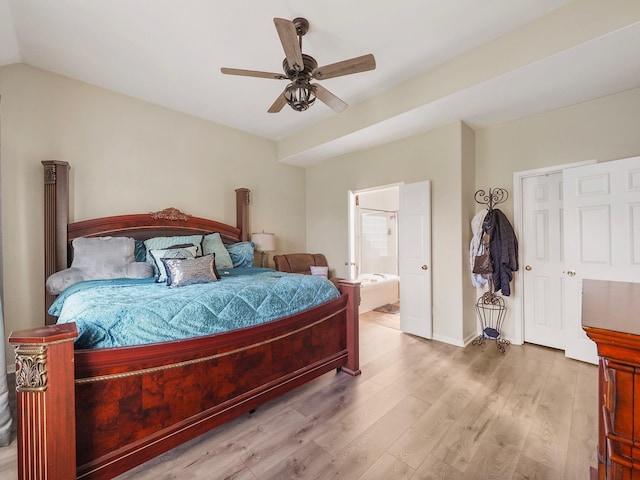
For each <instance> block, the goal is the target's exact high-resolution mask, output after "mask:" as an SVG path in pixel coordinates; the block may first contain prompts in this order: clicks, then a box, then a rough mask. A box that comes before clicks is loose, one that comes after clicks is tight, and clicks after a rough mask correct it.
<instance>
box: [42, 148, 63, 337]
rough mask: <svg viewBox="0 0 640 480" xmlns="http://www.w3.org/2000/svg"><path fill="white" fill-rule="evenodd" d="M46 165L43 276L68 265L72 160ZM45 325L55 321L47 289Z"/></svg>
mask: <svg viewBox="0 0 640 480" xmlns="http://www.w3.org/2000/svg"><path fill="white" fill-rule="evenodd" d="M42 165H43V166H44V278H45V281H46V279H47V278H48V277H49V275H51V274H53V273H55V272H57V271H59V270H62V269H64V268H67V224H68V223H69V163H68V162H62V161H60V160H43V161H42ZM44 295H45V303H44V305H45V309H44V312H45V313H44V314H45V319H44V321H45V325H51V324H54V323H56V319H55V317H53V316H51V315H49V314H48V313H47V312H48V311H49V307H50V306H51V304H52V303H53V301H54V299H55V297H54V296H53V295H50V294H49V293H48V292H47V291H46V289H45V293H44Z"/></svg>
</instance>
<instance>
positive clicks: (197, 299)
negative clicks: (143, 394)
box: [49, 269, 339, 349]
mask: <svg viewBox="0 0 640 480" xmlns="http://www.w3.org/2000/svg"><path fill="white" fill-rule="evenodd" d="M234 270H236V271H235V272H234V271H233V270H230V271H229V272H228V273H226V274H225V273H224V272H220V273H221V275H222V279H221V280H220V281H218V282H213V283H206V284H199V285H189V286H186V287H180V288H168V287H167V286H166V284H164V283H155V281H154V279H144V280H127V279H117V280H98V281H87V282H81V283H78V284H76V285H73V286H71V287H69V288H68V289H67V290H65V291H64V292H62V294H61V295H60V296H59V297H58V298H57V299H56V301H55V302H54V303H53V305H52V306H51V308H50V309H49V313H50V314H52V315H56V316H58V323H68V322H75V323H76V326H77V328H78V333H79V335H78V338H77V339H76V345H75V346H76V348H83V349H84V348H111V347H119V346H129V345H140V344H147V343H156V342H165V341H170V340H179V339H183V338H191V337H197V336H201V335H208V334H212V333H219V332H224V331H228V330H233V329H237V328H243V327H249V326H252V325H256V324H259V323H262V322H267V321H270V320H275V319H277V318H281V317H286V316H288V315H292V314H294V313H298V312H301V311H303V310H306V309H308V308H310V307H312V306H315V305H319V304H321V303H324V302H327V301H329V300H331V299H334V298H336V297H338V296H339V292H338V290H337V289H336V287H335V286H334V285H333V284H332V283H331V282H330V281H328V280H326V279H324V278H320V277H313V276H311V275H298V274H286V273H281V272H275V271H272V270H267V271H265V270H264V269H250V270H248V272H252V271H253V272H254V273H255V272H257V273H255V274H253V275H239V274H238V273H239V272H238V271H237V270H240V269H234ZM242 270H244V269H242ZM246 272H247V271H245V273H246Z"/></svg>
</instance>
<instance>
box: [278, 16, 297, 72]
mask: <svg viewBox="0 0 640 480" xmlns="http://www.w3.org/2000/svg"><path fill="white" fill-rule="evenodd" d="M273 23H275V24H276V30H278V36H279V37H280V43H282V48H283V49H284V54H285V55H286V57H287V63H288V64H289V66H290V67H291V68H293V69H294V70H296V71H302V70H303V69H304V61H303V60H302V50H301V49H300V43H299V40H298V33H297V32H296V26H295V25H294V24H293V22H292V21H291V20H287V19H284V18H274V19H273ZM296 65H297V66H296Z"/></svg>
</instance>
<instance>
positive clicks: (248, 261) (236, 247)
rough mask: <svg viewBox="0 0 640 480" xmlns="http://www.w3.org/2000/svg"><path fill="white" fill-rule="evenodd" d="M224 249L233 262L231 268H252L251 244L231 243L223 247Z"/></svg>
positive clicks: (253, 246)
mask: <svg viewBox="0 0 640 480" xmlns="http://www.w3.org/2000/svg"><path fill="white" fill-rule="evenodd" d="M225 247H226V248H227V251H228V252H229V256H230V257H231V261H232V262H233V268H238V267H252V266H253V252H254V248H255V245H254V243H253V242H238V243H232V244H231V245H225Z"/></svg>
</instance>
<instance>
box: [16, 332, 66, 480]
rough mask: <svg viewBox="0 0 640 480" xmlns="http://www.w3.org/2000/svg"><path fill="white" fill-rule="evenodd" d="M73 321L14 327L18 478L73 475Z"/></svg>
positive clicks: (50, 479)
mask: <svg viewBox="0 0 640 480" xmlns="http://www.w3.org/2000/svg"><path fill="white" fill-rule="evenodd" d="M77 335H78V332H77V331H76V326H75V324H73V323H66V324H63V325H51V326H45V327H40V328H34V329H31V330H22V331H18V332H12V333H11V335H10V336H9V343H11V344H12V345H13V346H14V348H15V355H16V411H17V426H18V427H17V434H18V442H17V443H18V478H19V479H20V480H57V479H66V478H76V415H75V385H74V371H73V355H74V354H73V340H74V339H75V337H76V336H77Z"/></svg>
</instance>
